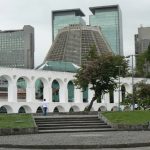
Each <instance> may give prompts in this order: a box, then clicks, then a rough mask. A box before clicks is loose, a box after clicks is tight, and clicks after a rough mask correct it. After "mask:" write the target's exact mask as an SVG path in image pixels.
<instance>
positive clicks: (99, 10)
mask: <svg viewBox="0 0 150 150" xmlns="http://www.w3.org/2000/svg"><path fill="white" fill-rule="evenodd" d="M89 9H90V10H91V12H92V13H93V14H92V15H90V17H89V24H90V25H91V26H99V27H100V28H101V31H102V33H103V34H104V36H105V38H106V40H107V41H108V43H109V45H110V47H111V49H112V51H113V52H114V53H115V54H119V55H123V35H122V16H121V10H120V8H119V6H118V5H110V6H100V7H90V8H89Z"/></svg>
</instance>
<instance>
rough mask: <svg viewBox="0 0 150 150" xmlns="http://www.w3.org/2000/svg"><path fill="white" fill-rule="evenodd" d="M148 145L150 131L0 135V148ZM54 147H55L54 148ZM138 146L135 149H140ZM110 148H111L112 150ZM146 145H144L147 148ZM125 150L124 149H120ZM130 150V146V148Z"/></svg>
mask: <svg viewBox="0 0 150 150" xmlns="http://www.w3.org/2000/svg"><path fill="white" fill-rule="evenodd" d="M139 146H140V147H142V146H143V147H144V146H149V147H150V131H112V132H97V133H95V132H89V133H87V132H86V133H55V134H54V133H47V134H30V135H11V136H0V148H1V149H0V150H3V149H5V148H7V149H8V148H14V149H16V150H17V148H24V149H28V150H29V149H32V148H34V149H56V148H57V149H72V148H73V149H75V148H76V149H83V148H84V149H90V148H91V149H95V148H97V149H98V148H102V147H105V148H108V149H105V150H109V148H111V147H113V148H114V149H116V147H119V148H125V147H139ZM54 147H55V148H54ZM140 147H139V148H137V150H140ZM114 149H111V150H114ZM142 149H143V148H142ZM147 149H148V147H145V150H147ZM18 150H19V149H18ZM122 150H126V149H122ZM131 150H132V148H131Z"/></svg>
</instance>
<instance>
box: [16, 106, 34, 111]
mask: <svg viewBox="0 0 150 150" xmlns="http://www.w3.org/2000/svg"><path fill="white" fill-rule="evenodd" d="M21 107H23V108H24V110H25V113H32V108H31V107H30V106H29V105H22V106H20V107H19V109H18V112H19V110H20V108H21Z"/></svg>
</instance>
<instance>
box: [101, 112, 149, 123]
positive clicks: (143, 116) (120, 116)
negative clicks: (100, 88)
mask: <svg viewBox="0 0 150 150" xmlns="http://www.w3.org/2000/svg"><path fill="white" fill-rule="evenodd" d="M102 114H103V115H104V116H105V117H106V118H107V119H108V120H109V121H110V122H112V123H117V124H129V125H130V124H131V125H135V124H145V123H147V122H148V121H150V111H131V112H103V113H102Z"/></svg>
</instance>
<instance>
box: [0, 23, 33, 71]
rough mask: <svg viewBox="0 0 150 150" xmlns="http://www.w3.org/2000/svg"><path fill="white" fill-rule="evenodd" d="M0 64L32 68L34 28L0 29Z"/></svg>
mask: <svg viewBox="0 0 150 150" xmlns="http://www.w3.org/2000/svg"><path fill="white" fill-rule="evenodd" d="M0 66H5V67H16V68H31V69H32V68H34V28H33V27H31V26H29V25H25V26H24V27H23V29H22V30H7V31H0Z"/></svg>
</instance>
